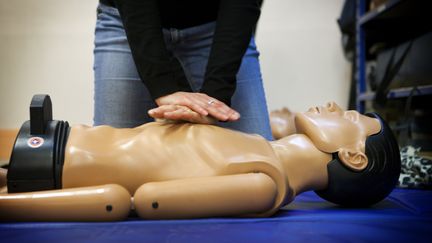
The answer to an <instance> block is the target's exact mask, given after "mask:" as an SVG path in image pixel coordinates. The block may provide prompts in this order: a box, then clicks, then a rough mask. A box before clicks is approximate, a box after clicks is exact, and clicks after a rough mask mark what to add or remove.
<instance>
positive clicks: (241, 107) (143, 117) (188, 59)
mask: <svg viewBox="0 0 432 243" xmlns="http://www.w3.org/2000/svg"><path fill="white" fill-rule="evenodd" d="M214 29H215V23H208V24H204V25H200V26H196V27H191V28H187V29H182V30H178V29H164V30H163V36H164V39H165V44H166V47H167V49H168V51H169V52H170V53H171V54H172V55H174V56H175V57H176V58H177V59H178V60H179V61H180V63H181V65H182V67H183V70H184V72H185V75H186V77H187V79H188V81H189V83H190V86H191V88H192V90H193V91H194V92H196V91H198V90H200V88H201V86H202V83H203V79H204V73H205V69H206V65H207V60H208V58H209V54H210V48H211V44H212V40H213V33H214ZM258 56H259V53H258V51H257V49H256V46H255V41H254V38H252V39H251V42H250V44H249V47H248V49H247V51H246V54H245V55H244V57H243V60H242V64H241V66H240V69H239V72H238V74H237V88H236V91H235V93H234V95H233V97H232V104H231V107H232V108H233V109H235V110H237V111H238V112H239V113H240V114H241V118H240V119H239V120H238V121H236V122H226V123H222V122H220V123H218V124H217V125H219V126H222V127H225V128H231V129H235V130H238V131H242V132H246V133H256V134H259V135H261V136H263V137H265V138H266V139H269V140H271V139H272V135H271V130H270V125H269V118H268V111H267V104H266V99H265V94H264V88H263V84H262V78H261V71H260V65H259V60H258ZM94 75H95V89H94V92H95V93H94V125H102V124H106V125H111V126H114V127H135V126H139V125H141V124H143V123H146V122H150V121H153V119H152V118H151V117H149V116H148V114H147V111H148V110H149V109H151V108H154V107H156V104H155V103H154V101H153V100H152V98H151V96H150V94H149V92H148V90H147V88H146V87H145V85H144V84H143V83H142V82H141V79H140V77H139V76H138V73H137V70H136V67H135V64H134V61H133V58H132V54H131V50H130V47H129V44H128V42H127V39H126V34H125V31H124V28H123V24H122V21H121V19H120V16H119V13H118V11H117V9H116V8H113V7H109V6H106V5H103V4H99V6H98V16H97V23H96V31H95V48H94Z"/></svg>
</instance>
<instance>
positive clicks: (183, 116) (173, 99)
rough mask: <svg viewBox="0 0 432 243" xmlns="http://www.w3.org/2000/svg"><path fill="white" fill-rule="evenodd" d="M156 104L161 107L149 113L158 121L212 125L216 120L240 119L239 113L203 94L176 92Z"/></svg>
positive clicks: (161, 98) (158, 100) (160, 99)
mask: <svg viewBox="0 0 432 243" xmlns="http://www.w3.org/2000/svg"><path fill="white" fill-rule="evenodd" d="M156 104H157V105H158V106H159V107H157V108H154V109H151V110H149V112H148V113H149V115H150V116H151V117H153V118H158V119H169V120H185V121H189V122H193V123H203V124H211V123H214V122H215V120H219V121H236V120H238V119H239V118H240V114H239V113H238V112H237V111H235V110H233V109H232V108H230V107H229V106H227V105H226V104H224V103H223V102H221V101H218V100H216V99H214V98H212V97H210V96H208V95H206V94H203V93H188V92H176V93H173V94H169V95H166V96H162V97H160V98H158V99H156Z"/></svg>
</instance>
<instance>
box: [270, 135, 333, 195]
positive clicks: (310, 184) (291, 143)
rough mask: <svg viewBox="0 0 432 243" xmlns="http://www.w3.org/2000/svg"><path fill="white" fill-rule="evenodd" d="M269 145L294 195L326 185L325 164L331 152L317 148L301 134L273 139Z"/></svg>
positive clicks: (328, 160) (330, 157) (329, 158)
mask: <svg viewBox="0 0 432 243" xmlns="http://www.w3.org/2000/svg"><path fill="white" fill-rule="evenodd" d="M271 145H272V147H273V149H274V151H275V153H276V155H277V156H278V158H279V160H280V161H281V163H282V165H283V167H284V170H285V173H286V176H287V177H288V182H289V184H290V187H291V188H292V189H293V191H294V196H296V195H298V194H300V193H302V192H304V191H309V190H322V189H325V188H326V187H327V184H328V173H327V164H328V163H329V162H330V161H331V159H332V156H331V154H328V153H324V152H322V151H320V150H318V149H317V148H316V147H315V145H314V144H313V143H312V141H311V140H310V139H309V138H308V137H307V136H305V135H303V134H295V135H291V136H288V137H285V138H282V139H280V140H277V141H273V142H271Z"/></svg>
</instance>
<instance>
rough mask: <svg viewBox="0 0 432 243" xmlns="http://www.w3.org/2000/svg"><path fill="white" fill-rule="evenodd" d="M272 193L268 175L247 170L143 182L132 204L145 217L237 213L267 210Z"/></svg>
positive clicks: (274, 185) (191, 216) (182, 216)
mask: <svg viewBox="0 0 432 243" xmlns="http://www.w3.org/2000/svg"><path fill="white" fill-rule="evenodd" d="M276 196H277V187H276V184H275V182H274V181H273V180H272V179H271V178H270V177H269V176H267V175H266V174H263V173H249V174H239V175H226V176H214V177H202V178H189V179H181V180H172V181H164V182H152V183H146V184H144V185H142V186H141V187H140V188H138V190H137V191H136V192H135V196H134V204H135V209H136V211H137V213H138V215H139V216H140V217H142V218H147V219H164V218H198V217H215V216H236V215H238V216H241V215H245V214H252V213H261V212H265V211H267V210H270V209H271V208H272V207H273V204H274V201H275V198H276Z"/></svg>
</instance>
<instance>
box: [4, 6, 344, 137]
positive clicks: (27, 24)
mask: <svg viewBox="0 0 432 243" xmlns="http://www.w3.org/2000/svg"><path fill="white" fill-rule="evenodd" d="M343 2H344V1H342V0H326V1H321V0H269V1H264V4H263V7H262V15H261V18H260V22H259V26H258V32H257V45H258V48H259V51H260V52H261V56H260V60H261V65H262V74H263V78H264V85H265V90H266V95H267V101H268V107H269V110H273V109H278V108H281V107H283V106H287V107H289V108H290V109H291V110H294V111H303V110H305V109H307V108H308V107H309V106H312V105H317V104H322V103H324V102H327V101H330V100H334V101H336V102H337V103H339V104H340V105H341V106H342V107H345V108H346V106H347V102H348V95H349V92H348V90H349V85H350V81H349V80H350V68H351V66H350V63H348V62H347V61H346V60H345V58H344V56H343V51H342V46H341V34H340V31H339V28H338V25H337V22H336V19H337V18H338V17H339V15H340V12H341V10H342V6H343ZM97 4H98V1H97V0H73V1H67V0H38V1H36V0H14V1H7V0H0V30H1V31H0V129H15V128H19V127H20V126H21V123H22V122H23V121H25V120H28V106H29V102H30V99H31V97H32V96H33V95H34V94H37V93H46V94H50V96H51V99H52V101H53V112H54V118H55V119H61V120H67V121H69V122H70V123H72V124H76V123H84V124H89V125H91V124H92V119H93V70H92V66H93V40H94V28H95V21H96V6H97Z"/></svg>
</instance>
